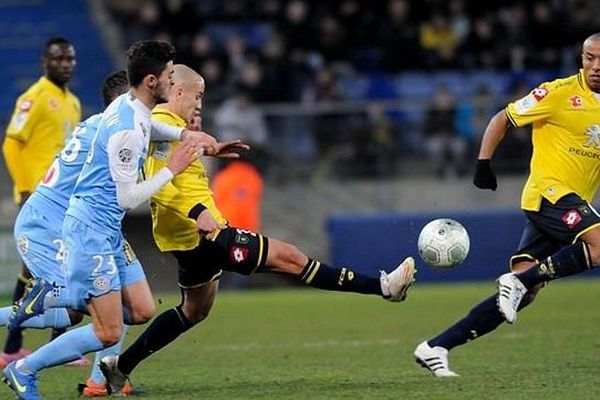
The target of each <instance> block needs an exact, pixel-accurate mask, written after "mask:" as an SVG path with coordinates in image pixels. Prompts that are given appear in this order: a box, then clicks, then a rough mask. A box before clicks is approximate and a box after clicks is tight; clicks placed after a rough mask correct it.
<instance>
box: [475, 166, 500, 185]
mask: <svg viewBox="0 0 600 400" xmlns="http://www.w3.org/2000/svg"><path fill="white" fill-rule="evenodd" d="M473 184H474V185H475V186H477V187H478V188H479V189H491V190H496V188H497V187H498V181H497V180H496V175H495V174H494V171H492V167H491V166H490V160H477V166H476V167H475V176H474V177H473Z"/></svg>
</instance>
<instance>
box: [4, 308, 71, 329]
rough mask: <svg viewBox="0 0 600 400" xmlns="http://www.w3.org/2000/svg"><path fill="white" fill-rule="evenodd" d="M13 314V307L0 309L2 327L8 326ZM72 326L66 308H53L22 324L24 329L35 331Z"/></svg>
mask: <svg viewBox="0 0 600 400" xmlns="http://www.w3.org/2000/svg"><path fill="white" fill-rule="evenodd" d="M11 313H12V307H2V308H0V326H6V324H7V323H8V319H9V317H10V315H11ZM69 326H71V319H70V318H69V312H68V311H67V310H66V309H65V308H53V309H51V310H46V311H44V313H42V314H40V315H36V316H35V317H33V318H29V319H28V320H27V321H25V322H23V323H22V324H21V327H22V328H34V329H45V328H57V329H60V328H68V327H69Z"/></svg>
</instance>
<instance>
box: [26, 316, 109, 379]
mask: <svg viewBox="0 0 600 400" xmlns="http://www.w3.org/2000/svg"><path fill="white" fill-rule="evenodd" d="M103 347H104V346H103V345H102V342H101V341H100V339H98V336H96V333H95V332H94V329H93V326H92V324H88V325H85V326H82V327H81V328H76V329H73V330H70V331H67V332H65V333H63V334H62V335H60V336H59V337H57V338H56V339H54V340H53V341H51V342H49V343H47V344H45V345H44V346H42V347H40V348H39V349H37V350H36V351H34V352H33V353H31V354H30V355H28V356H27V357H25V359H24V362H23V363H22V364H21V365H22V371H24V372H37V371H40V370H42V369H44V368H49V367H53V366H55V365H60V364H64V363H67V362H69V361H74V360H78V359H80V358H81V357H82V356H83V355H84V354H87V353H89V352H92V351H98V350H101V349H102V348H103Z"/></svg>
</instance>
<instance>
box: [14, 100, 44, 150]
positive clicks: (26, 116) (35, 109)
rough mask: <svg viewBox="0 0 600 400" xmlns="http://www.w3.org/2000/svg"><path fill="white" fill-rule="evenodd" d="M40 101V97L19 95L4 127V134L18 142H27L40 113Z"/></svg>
mask: <svg viewBox="0 0 600 400" xmlns="http://www.w3.org/2000/svg"><path fill="white" fill-rule="evenodd" d="M41 103H42V102H41V101H40V99H34V98H32V97H29V96H22V97H19V99H18V100H17V104H16V105H15V110H14V111H13V115H12V117H11V119H10V123H9V124H8V128H7V129H6V136H8V137H10V138H12V139H15V140H18V141H20V142H27V141H28V140H29V138H30V136H31V134H32V132H33V131H34V127H35V125H36V123H37V119H38V115H40V110H41V109H42V104H41Z"/></svg>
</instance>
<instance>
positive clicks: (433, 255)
mask: <svg viewBox="0 0 600 400" xmlns="http://www.w3.org/2000/svg"><path fill="white" fill-rule="evenodd" d="M418 247H419V254H420V255H421V258H422V259H423V261H425V263H427V264H428V265H430V266H432V267H433V268H438V269H449V268H452V267H454V266H456V265H458V264H461V263H462V262H463V261H464V260H465V258H467V255H468V254H469V247H470V240H469V234H468V233H467V230H466V229H465V227H464V226H462V225H461V224H460V223H458V222H456V221H454V220H453V219H449V218H441V219H436V220H433V221H431V222H429V223H428V224H427V225H425V226H424V227H423V229H422V230H421V233H420V234H419V241H418Z"/></svg>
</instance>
